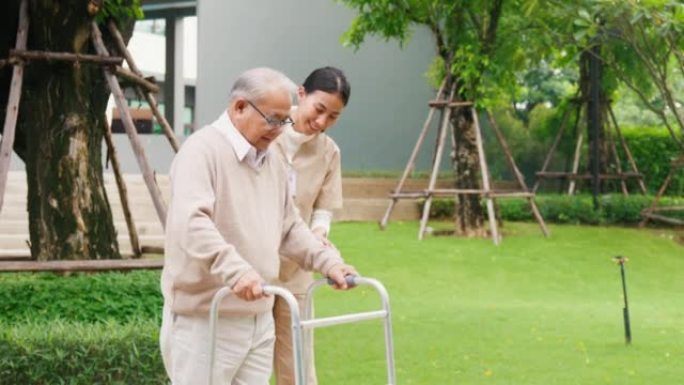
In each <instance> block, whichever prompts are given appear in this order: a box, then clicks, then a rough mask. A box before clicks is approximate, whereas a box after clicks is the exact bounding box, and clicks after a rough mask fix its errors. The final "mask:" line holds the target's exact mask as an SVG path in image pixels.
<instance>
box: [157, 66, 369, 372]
mask: <svg viewBox="0 0 684 385" xmlns="http://www.w3.org/2000/svg"><path fill="white" fill-rule="evenodd" d="M295 88H296V87H295V85H294V83H293V82H292V81H291V80H290V79H288V78H287V77H286V76H285V75H283V74H282V73H280V72H278V71H275V70H272V69H269V68H255V69H251V70H248V71H246V72H244V73H243V74H242V75H240V77H239V78H238V79H237V80H236V81H235V84H234V85H233V88H232V90H231V93H230V102H229V106H228V109H227V111H225V112H224V113H222V114H221V116H220V117H219V118H218V119H217V120H216V121H215V122H214V123H212V124H210V125H209V126H206V127H204V128H202V129H201V130H199V131H198V132H196V133H194V134H193V135H192V136H190V137H189V138H188V139H187V140H186V142H185V143H184V144H183V146H182V148H181V149H180V151H179V152H178V154H177V155H176V157H175V159H174V161H173V164H172V166H171V172H170V178H171V202H170V205H169V211H168V215H167V221H166V242H165V252H166V255H165V263H164V270H163V271H162V279H161V285H162V292H163V294H164V314H163V319H162V330H161V333H160V343H161V350H162V356H163V358H164V365H165V366H166V370H167V373H168V374H169V377H170V378H171V380H172V383H173V384H174V385H189V384H204V383H206V382H207V380H208V377H207V376H209V375H210V374H209V373H208V346H209V344H208V325H209V321H208V310H209V306H210V303H211V299H212V297H213V295H214V294H215V293H216V291H218V290H219V289H220V288H221V287H224V286H229V287H231V288H232V289H233V292H234V295H233V296H231V297H229V298H227V299H226V300H225V301H224V302H223V303H222V305H221V308H220V318H219V323H218V325H217V331H218V337H217V342H216V344H217V348H216V352H217V354H216V362H215V364H214V373H212V375H213V376H214V380H215V383H216V384H222V385H225V384H231V385H267V384H268V380H269V377H270V374H271V368H272V364H273V344H274V341H275V337H274V326H273V318H272V306H273V298H272V297H266V296H264V295H263V292H262V285H263V284H264V283H269V282H272V281H274V280H275V279H276V278H277V277H278V269H279V255H281V254H284V255H292V256H295V258H297V262H299V264H301V265H302V266H303V267H304V268H306V269H309V270H316V271H319V272H321V273H322V274H324V275H327V276H328V277H330V278H332V279H333V280H334V281H335V282H336V283H337V286H338V288H341V289H345V288H346V284H345V283H344V276H345V275H348V274H356V271H355V270H354V268H353V267H351V266H349V265H346V264H344V262H343V261H342V259H341V257H340V255H339V252H337V251H336V250H335V249H334V248H332V247H329V246H325V245H324V244H323V243H321V242H320V241H319V240H318V239H317V238H316V237H315V236H314V235H313V234H312V233H311V231H310V230H309V229H308V226H307V225H306V224H305V223H304V222H303V221H302V220H301V218H300V217H299V215H298V213H297V211H296V209H295V206H294V204H293V201H292V199H291V197H290V194H288V191H287V188H288V187H287V186H288V183H287V173H286V172H285V170H284V168H283V167H284V166H283V165H282V163H281V162H280V161H279V160H278V159H277V157H271V156H270V155H269V154H268V151H267V149H268V146H269V144H270V143H271V142H272V141H273V140H274V139H275V138H276V137H277V136H278V135H279V134H280V132H281V131H282V128H283V126H284V125H286V124H290V123H291V122H292V121H291V119H290V117H289V114H290V107H291V103H292V95H293V93H294V90H295Z"/></svg>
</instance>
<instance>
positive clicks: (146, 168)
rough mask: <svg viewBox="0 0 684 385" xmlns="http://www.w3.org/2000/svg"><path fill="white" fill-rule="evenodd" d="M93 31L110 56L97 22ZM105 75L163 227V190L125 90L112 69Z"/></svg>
mask: <svg viewBox="0 0 684 385" xmlns="http://www.w3.org/2000/svg"><path fill="white" fill-rule="evenodd" d="M91 33H92V40H93V45H94V46H95V50H96V51H97V53H98V54H99V55H101V56H109V53H108V52H107V48H106V47H105V45H104V42H103V41H102V35H101V33H100V29H99V28H98V26H97V24H96V23H95V22H93V23H92V24H91ZM104 75H105V78H106V79H107V84H109V89H110V90H111V91H112V95H113V96H114V100H115V102H116V104H117V107H118V108H119V111H120V112H121V122H122V123H123V125H124V128H125V129H126V133H127V134H128V139H129V140H130V142H131V146H132V147H133V152H134V153H135V156H136V160H137V161H138V166H139V167H140V171H141V172H142V175H143V179H144V180H145V184H146V185H147V188H148V190H149V191H150V195H151V197H152V202H153V203H154V208H155V209H156V211H157V215H158V216H159V221H160V222H161V225H162V227H165V226H166V204H165V203H164V199H163V198H162V194H161V190H159V186H158V185H157V181H156V180H155V179H154V172H153V170H152V168H151V167H150V165H149V163H148V161H147V157H146V156H145V149H144V148H143V146H142V144H141V143H140V139H139V138H138V131H137V130H136V128H135V125H134V124H133V119H132V118H131V113H130V111H129V110H128V105H127V104H126V99H125V98H124V96H123V92H122V91H121V87H120V86H119V82H118V80H117V79H116V76H115V75H114V74H113V73H112V72H111V70H110V69H108V68H104Z"/></svg>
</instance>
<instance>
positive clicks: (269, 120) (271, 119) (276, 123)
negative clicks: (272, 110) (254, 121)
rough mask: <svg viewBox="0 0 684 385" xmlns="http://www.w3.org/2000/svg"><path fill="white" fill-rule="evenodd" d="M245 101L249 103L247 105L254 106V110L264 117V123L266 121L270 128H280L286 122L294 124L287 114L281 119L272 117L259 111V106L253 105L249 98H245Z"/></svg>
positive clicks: (286, 123)
mask: <svg viewBox="0 0 684 385" xmlns="http://www.w3.org/2000/svg"><path fill="white" fill-rule="evenodd" d="M245 100H247V99H245ZM247 103H249V105H250V106H252V108H254V109H255V110H256V112H258V113H259V115H261V117H262V118H264V120H265V121H266V123H268V125H269V126H271V128H272V129H276V128H282V127H283V126H286V125H288V124H291V125H293V126H294V120H292V118H291V117H289V116H288V117H287V118H285V119H283V120H280V119H277V118H274V117H270V116H266V115H265V114H264V113H263V112H261V110H260V109H259V107H257V106H255V105H254V103H252V102H251V101H249V100H247Z"/></svg>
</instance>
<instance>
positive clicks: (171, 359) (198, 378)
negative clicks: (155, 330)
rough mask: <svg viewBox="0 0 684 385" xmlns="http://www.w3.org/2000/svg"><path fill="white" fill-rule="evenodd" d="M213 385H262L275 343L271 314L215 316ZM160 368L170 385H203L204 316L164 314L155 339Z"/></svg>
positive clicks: (205, 354) (206, 330) (206, 365)
mask: <svg viewBox="0 0 684 385" xmlns="http://www.w3.org/2000/svg"><path fill="white" fill-rule="evenodd" d="M216 336H217V337H216V356H215V357H216V362H215V363H214V373H213V376H214V384H216V385H268V383H269V378H270V377H271V371H272V364H273V344H274V342H275V335H274V326H273V315H272V313H271V312H266V313H261V314H257V315H252V316H245V317H219V320H218V323H217V328H216ZM159 339H160V346H161V351H162V358H163V361H164V367H165V368H166V372H167V374H168V375H169V378H170V379H171V383H172V384H173V385H204V384H206V383H207V382H208V380H209V378H208V375H209V373H208V371H209V317H208V316H207V317H188V316H182V315H174V314H172V313H171V312H170V311H169V310H168V309H167V308H165V309H164V314H163V318H162V328H161V331H160V335H159Z"/></svg>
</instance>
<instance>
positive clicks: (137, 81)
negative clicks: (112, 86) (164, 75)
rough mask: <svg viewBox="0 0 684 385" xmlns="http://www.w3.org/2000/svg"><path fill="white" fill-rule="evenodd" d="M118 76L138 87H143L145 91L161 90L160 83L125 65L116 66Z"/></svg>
mask: <svg viewBox="0 0 684 385" xmlns="http://www.w3.org/2000/svg"><path fill="white" fill-rule="evenodd" d="M116 76H118V77H120V78H123V79H124V80H126V81H129V82H131V83H133V84H134V85H135V86H136V87H138V88H141V89H142V90H143V91H144V92H145V93H148V92H159V86H158V85H156V84H154V83H152V82H151V81H149V80H147V79H145V78H144V77H142V76H140V75H138V74H135V73H133V72H131V71H130V70H127V69H125V68H123V67H116Z"/></svg>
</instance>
